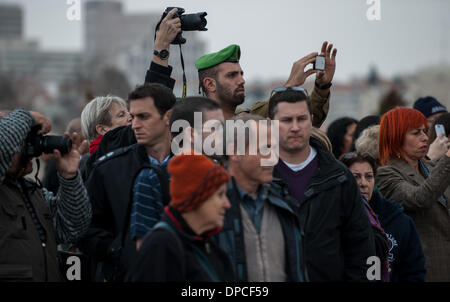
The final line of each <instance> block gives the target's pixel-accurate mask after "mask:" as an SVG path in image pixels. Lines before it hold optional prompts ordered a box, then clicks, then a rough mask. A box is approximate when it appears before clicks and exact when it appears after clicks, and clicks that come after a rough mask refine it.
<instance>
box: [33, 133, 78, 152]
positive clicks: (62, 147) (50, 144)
mask: <svg viewBox="0 0 450 302" xmlns="http://www.w3.org/2000/svg"><path fill="white" fill-rule="evenodd" d="M54 149H56V150H58V151H59V152H61V154H62V155H64V154H66V153H69V152H70V150H72V140H71V139H70V138H69V137H68V136H55V135H46V136H42V138H41V151H42V153H53V150H54Z"/></svg>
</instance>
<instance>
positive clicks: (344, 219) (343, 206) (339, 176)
mask: <svg viewBox="0 0 450 302" xmlns="http://www.w3.org/2000/svg"><path fill="white" fill-rule="evenodd" d="M310 145H311V146H312V147H314V148H315V149H316V150H317V156H318V160H319V167H318V168H317V171H316V172H315V174H314V175H313V177H312V178H311V179H310V181H309V183H308V185H307V187H306V190H305V193H304V198H303V200H302V201H301V203H300V206H299V207H294V208H296V209H297V215H298V218H299V220H300V230H301V234H302V244H303V254H302V255H303V257H304V258H305V262H306V265H305V266H304V267H303V269H304V270H305V275H306V277H307V278H306V279H307V281H342V280H358V281H367V277H366V273H367V269H368V268H369V266H368V265H367V264H366V261H367V258H368V257H370V256H374V255H375V245H374V238H373V232H372V229H371V226H370V222H369V219H368V217H367V214H366V211H365V209H364V204H363V201H362V199H361V193H360V191H359V188H358V185H357V184H356V181H355V179H354V177H353V175H352V173H351V172H350V171H349V170H348V169H347V168H346V167H345V166H344V165H343V164H341V163H340V162H338V161H337V160H336V159H335V158H334V157H333V155H332V154H331V153H329V152H328V151H327V150H326V149H325V147H324V146H323V144H322V143H321V142H319V141H318V140H317V139H315V138H313V137H311V139H310ZM274 181H276V182H278V183H279V184H280V185H281V186H286V185H285V183H284V181H283V180H282V179H281V176H280V175H278V173H277V172H276V170H275V171H274Z"/></svg>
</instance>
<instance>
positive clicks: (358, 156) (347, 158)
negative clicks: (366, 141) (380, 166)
mask: <svg viewBox="0 0 450 302" xmlns="http://www.w3.org/2000/svg"><path fill="white" fill-rule="evenodd" d="M341 162H342V163H343V164H344V165H346V166H347V168H350V167H351V166H352V165H353V164H354V163H368V164H369V165H370V166H371V167H372V170H373V175H375V174H376V173H377V164H376V160H375V158H373V156H372V154H370V153H369V152H362V153H360V152H348V153H345V154H344V156H343V157H342V159H341Z"/></svg>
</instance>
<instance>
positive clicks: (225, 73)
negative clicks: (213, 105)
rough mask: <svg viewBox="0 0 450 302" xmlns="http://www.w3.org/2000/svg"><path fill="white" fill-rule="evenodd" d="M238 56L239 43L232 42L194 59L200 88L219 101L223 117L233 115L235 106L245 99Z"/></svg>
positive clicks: (239, 51)
mask: <svg viewBox="0 0 450 302" xmlns="http://www.w3.org/2000/svg"><path fill="white" fill-rule="evenodd" d="M240 57H241V50H240V48H239V45H236V44H233V45H230V46H228V47H226V48H224V49H222V50H221V51H219V52H216V53H211V54H207V55H204V56H202V57H200V58H199V59H197V61H195V67H196V68H197V69H198V76H199V82H200V87H201V89H202V90H203V92H204V93H205V95H206V96H207V97H209V98H210V99H213V100H215V101H217V102H218V103H219V105H220V107H221V108H222V110H223V114H224V116H225V119H230V118H231V117H233V115H234V112H235V110H236V107H237V106H238V105H240V104H242V103H243V102H244V99H245V89H244V84H245V80H244V77H243V75H244V72H243V71H242V68H241V66H240V65H239V59H240Z"/></svg>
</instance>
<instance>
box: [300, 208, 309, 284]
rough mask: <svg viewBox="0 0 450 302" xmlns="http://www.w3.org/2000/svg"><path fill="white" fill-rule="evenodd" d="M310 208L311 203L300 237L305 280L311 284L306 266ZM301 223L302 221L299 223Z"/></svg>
mask: <svg viewBox="0 0 450 302" xmlns="http://www.w3.org/2000/svg"><path fill="white" fill-rule="evenodd" d="M310 206H311V203H310V204H309V205H308V207H307V211H306V216H305V224H304V227H300V235H301V237H302V242H301V245H302V254H303V255H302V262H303V265H302V266H303V272H304V278H305V281H306V282H309V281H310V280H309V274H308V266H307V264H306V259H305V258H306V247H305V237H306V236H305V228H306V224H307V223H308V218H309V212H310ZM299 222H300V221H299Z"/></svg>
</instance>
